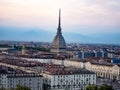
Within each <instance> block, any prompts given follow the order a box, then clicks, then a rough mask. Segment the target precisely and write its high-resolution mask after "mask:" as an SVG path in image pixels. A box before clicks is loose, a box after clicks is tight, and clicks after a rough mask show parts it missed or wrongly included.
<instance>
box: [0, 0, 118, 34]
mask: <svg viewBox="0 0 120 90" xmlns="http://www.w3.org/2000/svg"><path fill="white" fill-rule="evenodd" d="M58 8H61V9H62V25H63V26H64V28H67V29H69V27H76V28H79V26H88V27H94V26H95V27H97V26H98V27H105V26H106V27H111V26H112V27H119V26H120V18H119V17H120V0H0V19H1V20H0V24H1V25H10V26H11V25H12V26H20V27H21V26H24V27H25V26H26V27H40V28H44V29H51V30H52V29H53V28H56V27H57V19H58ZM54 30H56V29H54ZM71 31H72V30H71ZM74 31H75V30H74ZM113 31H114V29H113ZM76 32H79V31H77V30H76Z"/></svg>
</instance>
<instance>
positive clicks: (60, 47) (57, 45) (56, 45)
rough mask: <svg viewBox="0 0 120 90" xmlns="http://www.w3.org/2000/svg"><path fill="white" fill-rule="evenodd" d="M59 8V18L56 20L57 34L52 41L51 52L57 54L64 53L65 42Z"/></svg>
mask: <svg viewBox="0 0 120 90" xmlns="http://www.w3.org/2000/svg"><path fill="white" fill-rule="evenodd" d="M61 30H62V29H61V10H60V9H59V20H58V28H57V34H56V36H55V38H54V40H53V42H52V46H51V52H53V53H57V54H65V53H66V43H65V40H64V37H63V36H62V32H61Z"/></svg>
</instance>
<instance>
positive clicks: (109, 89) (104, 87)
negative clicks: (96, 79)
mask: <svg viewBox="0 0 120 90" xmlns="http://www.w3.org/2000/svg"><path fill="white" fill-rule="evenodd" d="M98 90H114V89H113V88H112V86H109V85H106V84H105V85H102V86H100V87H99V89H98Z"/></svg>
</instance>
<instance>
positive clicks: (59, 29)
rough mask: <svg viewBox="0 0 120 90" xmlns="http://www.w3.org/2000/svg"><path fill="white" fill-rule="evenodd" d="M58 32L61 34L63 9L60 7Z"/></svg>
mask: <svg viewBox="0 0 120 90" xmlns="http://www.w3.org/2000/svg"><path fill="white" fill-rule="evenodd" d="M57 34H61V9H59V20H58V28H57Z"/></svg>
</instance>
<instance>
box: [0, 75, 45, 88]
mask: <svg viewBox="0 0 120 90" xmlns="http://www.w3.org/2000/svg"><path fill="white" fill-rule="evenodd" d="M17 85H22V86H27V87H29V88H31V90H43V77H42V76H41V75H36V74H0V87H1V88H6V89H8V90H10V88H14V89H15V88H16V86H17Z"/></svg>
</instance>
